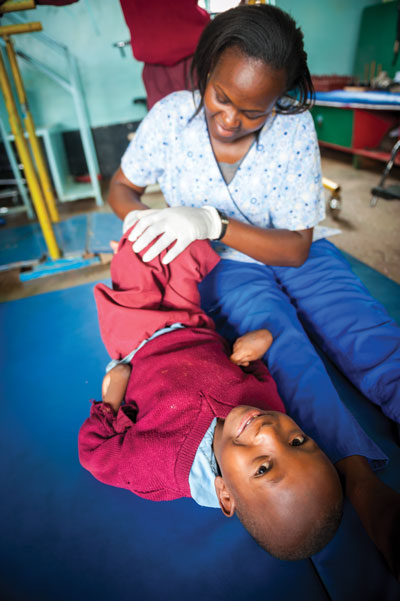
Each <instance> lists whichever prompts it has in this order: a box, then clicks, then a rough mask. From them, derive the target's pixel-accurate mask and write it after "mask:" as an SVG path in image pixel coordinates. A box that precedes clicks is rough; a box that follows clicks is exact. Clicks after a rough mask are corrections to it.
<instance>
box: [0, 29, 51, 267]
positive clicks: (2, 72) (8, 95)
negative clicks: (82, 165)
mask: <svg viewBox="0 0 400 601" xmlns="http://www.w3.org/2000/svg"><path fill="white" fill-rule="evenodd" d="M6 27H7V26H6ZM12 27H14V26H12ZM1 29H4V27H0V35H1ZM0 86H1V89H2V92H3V95H4V100H5V104H6V108H7V112H8V117H9V121H10V127H11V131H12V133H13V135H14V138H15V145H16V148H17V152H18V155H19V157H20V160H21V162H22V164H23V166H24V171H25V177H26V183H27V184H28V188H29V191H30V193H31V197H32V201H33V204H34V207H35V210H36V214H37V217H38V220H39V223H40V227H41V228H42V232H43V236H44V239H45V241H46V244H47V248H48V250H49V254H50V257H51V258H52V259H59V258H60V256H61V253H60V250H59V248H58V245H57V241H56V238H55V236H54V231H53V228H52V226H51V221H50V218H49V215H48V213H47V210H46V205H45V204H44V202H43V197H42V190H41V188H40V184H39V180H38V178H37V175H36V171H35V166H34V164H33V161H32V158H31V155H30V153H29V148H28V144H27V142H26V139H25V136H24V131H23V127H22V123H21V120H20V117H19V114H18V110H17V106H16V104H15V100H14V96H13V94H12V89H11V85H10V82H9V79H8V76H7V71H6V68H5V64H4V61H3V57H2V56H1V53H0Z"/></svg>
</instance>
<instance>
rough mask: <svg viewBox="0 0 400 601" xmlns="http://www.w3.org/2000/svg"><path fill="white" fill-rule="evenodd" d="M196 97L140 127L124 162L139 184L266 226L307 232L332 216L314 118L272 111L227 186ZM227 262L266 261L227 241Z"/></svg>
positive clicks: (187, 95) (183, 97)
mask: <svg viewBox="0 0 400 601" xmlns="http://www.w3.org/2000/svg"><path fill="white" fill-rule="evenodd" d="M198 100H199V96H198V95H197V96H196V97H195V100H194V99H193V95H192V94H191V92H188V91H182V92H174V93H172V94H170V95H169V96H167V97H166V98H163V99H162V100H160V102H158V103H157V104H156V105H155V106H154V107H153V108H152V109H151V111H150V112H149V113H148V115H146V117H145V118H144V119H143V121H142V123H141V124H140V126H139V128H138V130H137V132H136V135H135V137H134V139H133V140H132V142H131V143H130V144H129V146H128V148H127V150H126V152H125V154H124V156H123V157H122V161H121V168H122V171H123V173H124V175H125V176H126V177H127V178H128V179H129V180H130V181H131V182H132V183H133V184H135V185H136V186H140V187H142V186H147V185H149V184H154V183H156V182H159V184H160V187H161V190H162V192H163V194H164V197H165V200H166V202H167V204H168V205H169V206H171V207H173V206H180V205H185V206H191V207H201V206H203V205H206V204H209V205H211V206H214V207H216V208H217V209H220V210H221V211H224V212H225V213H226V214H227V215H228V216H229V217H233V218H235V219H237V220H238V221H242V222H244V223H250V224H252V225H257V226H259V227H263V228H277V229H288V230H303V229H308V228H311V227H314V226H315V225H316V224H317V223H318V222H319V221H321V220H322V219H323V218H324V216H325V202H324V195H323V188H322V177H321V165H320V155H319V148H318V141H317V136H316V133H315V128H314V124H313V120H312V117H311V115H310V113H309V112H308V111H306V112H304V113H300V114H296V115H281V114H271V115H269V117H268V118H267V121H266V123H265V124H264V126H263V128H262V130H261V132H260V134H259V137H258V140H257V141H255V142H254V143H253V145H252V146H251V148H250V149H249V151H248V153H247V154H246V156H245V157H244V159H243V161H242V162H241V164H240V166H239V168H238V170H237V172H236V174H235V176H234V178H233V180H232V181H231V183H230V184H229V185H228V184H226V182H225V180H224V178H223V176H222V174H221V171H220V169H219V166H218V163H217V161H216V159H215V156H214V153H213V149H212V146H211V143H210V138H209V135H208V129H207V124H206V119H205V114H204V109H202V110H201V111H200V112H199V113H198V114H197V115H196V116H195V117H194V118H193V115H194V113H195V110H196V106H195V102H198ZM216 250H217V251H218V252H219V254H220V255H221V256H222V257H223V258H225V259H233V260H239V261H246V262H258V261H255V259H252V258H251V257H248V256H247V255H244V254H243V253H240V252H238V251H236V250H234V249H231V248H228V247H227V246H225V245H224V244H222V243H218V244H217V245H216Z"/></svg>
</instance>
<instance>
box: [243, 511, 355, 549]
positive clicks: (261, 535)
mask: <svg viewBox="0 0 400 601" xmlns="http://www.w3.org/2000/svg"><path fill="white" fill-rule="evenodd" d="M342 513H343V503H342V500H340V501H338V500H336V501H334V502H332V504H331V506H330V507H328V508H326V509H325V511H324V512H323V513H322V514H321V515H319V516H316V517H315V520H314V522H313V523H312V524H311V525H310V527H309V528H308V531H307V532H305V533H304V535H303V536H302V537H301V540H300V542H299V543H296V544H293V543H290V542H288V540H287V539H289V540H290V533H283V532H280V531H279V527H277V528H273V527H272V528H271V525H269V526H267V527H265V525H264V524H263V523H262V518H261V519H260V517H255V516H252V515H251V514H249V513H248V511H247V509H246V508H245V507H242V506H241V503H239V504H238V505H237V506H236V515H237V517H238V518H239V520H240V522H241V523H242V525H243V526H244V527H245V528H246V530H247V532H248V533H249V534H250V536H251V537H252V538H253V539H254V541H255V542H256V543H257V544H258V545H259V546H260V547H261V548H262V549H264V551H267V552H268V553H269V554H270V555H272V556H273V557H275V558H276V559H281V560H283V561H299V560H301V559H307V558H308V557H311V556H312V555H315V554H316V553H318V552H319V551H321V550H322V549H323V548H324V547H325V546H326V545H327V544H328V543H329V542H330V541H331V539H332V538H333V537H334V535H335V533H336V531H337V529H338V528H339V525H340V522H341V519H342ZM286 528H290V526H289V525H286ZM285 534H288V535H289V536H285Z"/></svg>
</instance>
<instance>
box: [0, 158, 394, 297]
mask: <svg viewBox="0 0 400 601" xmlns="http://www.w3.org/2000/svg"><path fill="white" fill-rule="evenodd" d="M322 169H323V174H324V176H326V177H328V178H329V179H331V180H334V181H336V182H337V183H339V184H340V186H341V197H342V208H341V211H340V212H339V213H336V214H332V215H331V214H328V216H327V217H326V219H325V220H324V222H323V225H326V226H329V227H334V228H338V229H340V230H341V233H340V234H338V235H335V236H334V237H332V241H333V242H334V243H335V244H336V245H337V246H338V247H339V248H341V249H343V250H345V251H347V252H349V253H350V254H352V255H353V256H355V257H356V258H358V259H360V260H361V261H363V262H365V263H366V264H367V265H369V266H371V267H374V268H375V269H376V270H377V271H379V272H380V273H383V274H384V275H386V276H387V277H389V278H391V279H393V280H394V281H396V282H398V283H400V235H399V231H400V201H394V202H387V201H384V200H380V201H379V202H378V204H377V206H376V207H374V208H372V207H370V204H369V202H370V198H371V194H370V190H371V187H372V186H374V185H376V184H377V183H378V180H379V178H380V174H381V172H382V169H383V165H382V164H379V163H376V162H372V161H367V160H364V161H363V163H362V166H361V168H359V169H355V168H354V167H353V166H352V160H351V157H350V156H347V155H345V154H343V153H339V152H335V151H331V150H329V151H328V150H323V151H322ZM399 179H400V168H397V169H396V170H395V172H394V173H393V178H392V180H390V181H393V182H397V181H398V180H399ZM388 183H390V182H389V181H388ZM106 188H107V186H106V185H105V190H104V192H105V197H106V192H107V189H106ZM327 198H329V194H327ZM145 202H146V204H149V205H150V206H151V207H152V208H158V207H162V206H164V201H163V197H162V195H161V194H160V193H153V194H148V195H146V197H145ZM91 210H96V207H95V205H94V202H92V201H81V202H76V203H66V204H64V205H62V206H61V209H60V213H61V217H62V218H66V217H68V216H70V215H72V214H74V215H75V214H79V213H82V212H87V211H91ZM103 210H106V211H107V210H109V209H108V207H106V208H105V209H103ZM328 213H329V212H328ZM22 223H23V218H22V217H21V216H19V217H18V218H17V217H15V218H10V219H9V221H8V224H7V227H11V226H13V225H19V224H22ZM110 260H111V255H103V256H102V264H100V265H95V266H92V267H87V268H83V269H79V270H76V271H72V272H68V273H62V274H58V275H52V276H47V277H44V278H40V279H36V280H33V281H29V282H24V283H22V282H20V281H19V271H18V270H11V271H7V272H0V302H4V301H7V300H13V299H17V298H22V297H27V296H33V295H36V294H41V293H43V292H48V291H51V290H59V289H63V288H69V287H71V286H76V285H78V284H83V283H87V282H91V281H95V280H99V279H103V278H107V277H108V275H109V261H110Z"/></svg>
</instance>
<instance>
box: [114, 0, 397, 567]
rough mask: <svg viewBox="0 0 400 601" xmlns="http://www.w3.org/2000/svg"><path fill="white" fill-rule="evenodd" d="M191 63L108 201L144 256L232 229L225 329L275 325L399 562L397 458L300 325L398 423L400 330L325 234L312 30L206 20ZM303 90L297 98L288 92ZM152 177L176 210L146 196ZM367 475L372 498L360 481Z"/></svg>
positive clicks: (224, 285) (294, 395) (291, 378)
mask: <svg viewBox="0 0 400 601" xmlns="http://www.w3.org/2000/svg"><path fill="white" fill-rule="evenodd" d="M193 69H194V71H195V74H196V75H197V78H198V81H199V92H198V93H197V94H195V96H194V98H192V96H191V95H190V93H189V92H178V93H176V94H172V95H171V96H168V97H167V98H165V99H163V100H162V101H161V102H160V103H158V104H157V105H156V106H155V107H154V108H153V110H152V111H151V112H150V113H149V115H148V116H147V117H146V118H145V119H144V121H143V122H142V124H141V126H140V128H139V129H138V132H137V134H136V136H135V139H134V140H133V142H132V143H131V145H130V147H129V148H128V150H127V151H126V153H125V155H124V157H123V159H122V164H121V169H120V170H119V171H118V172H117V173H116V175H115V176H114V178H113V181H112V184H111V189H110V196H109V202H110V204H111V206H112V208H113V210H114V211H115V212H116V213H117V215H119V216H120V217H121V218H125V223H124V229H125V230H126V229H127V228H128V227H130V226H131V225H132V224H133V223H134V222H136V221H138V220H139V223H138V224H137V225H136V227H135V228H134V234H133V235H132V236H131V237H130V239H131V240H132V241H133V242H134V244H133V250H134V251H135V252H140V251H141V250H143V249H144V248H145V247H146V246H148V245H150V246H149V249H148V250H147V252H146V254H145V255H144V260H146V259H147V260H151V259H152V258H153V257H154V256H156V255H157V254H159V253H160V252H161V251H162V250H163V249H164V248H166V247H168V246H170V245H171V244H172V243H173V242H174V241H175V244H173V245H172V246H170V249H169V251H168V253H167V255H166V257H165V258H164V262H167V263H168V262H169V261H171V260H173V259H174V258H175V257H176V256H177V255H178V254H179V252H181V251H182V250H183V248H185V247H186V246H187V245H188V244H190V243H191V242H192V241H193V240H195V239H202V238H209V239H213V240H215V239H221V240H222V242H223V245H219V244H217V246H216V248H218V250H219V252H220V254H221V256H222V259H223V260H222V261H221V262H220V264H219V265H218V266H217V268H216V269H214V270H213V271H212V272H211V274H210V275H209V276H208V277H207V278H206V280H205V281H204V283H203V285H202V295H203V299H204V306H205V308H206V309H207V310H208V311H209V312H210V313H211V314H212V316H213V318H214V320H215V321H216V323H217V325H218V327H219V329H220V330H221V332H222V333H223V335H225V336H226V337H228V338H231V339H233V338H234V337H235V336H240V335H242V334H243V333H245V332H246V331H250V330H255V329H261V328H267V329H269V330H270V331H271V332H272V335H273V337H274V340H275V342H274V345H272V347H271V349H270V350H269V352H268V353H267V355H266V357H265V359H266V360H267V361H268V367H269V369H270V371H271V373H272V375H273V377H274V378H275V380H276V382H277V384H278V389H279V392H280V394H281V396H282V398H283V399H284V401H285V403H286V406H287V409H288V413H289V414H290V415H292V417H293V418H294V419H295V420H296V421H297V422H298V423H299V424H300V425H304V427H305V425H306V424H307V427H308V431H309V432H310V435H311V436H312V437H313V438H314V439H315V440H316V441H317V442H318V444H319V445H320V446H321V447H322V448H323V449H324V451H325V452H326V453H327V454H328V456H329V457H330V459H331V460H332V461H333V462H334V463H335V464H336V466H337V467H338V469H339V470H340V471H342V473H343V474H344V476H345V478H346V482H347V493H348V494H349V496H350V498H351V500H352V502H353V504H354V505H355V506H356V508H357V510H358V511H359V513H360V516H361V518H362V520H363V522H364V525H365V527H366V529H367V531H368V532H369V533H370V535H371V536H372V538H373V539H374V540H375V542H376V543H377V544H378V546H379V547H380V548H381V550H383V552H384V553H385V555H386V557H387V558H389V555H390V552H388V549H387V539H388V537H385V536H384V538H385V540H386V543H383V542H382V540H381V541H380V542H379V541H378V538H379V537H378V535H377V531H378V530H379V528H380V529H381V532H382V531H383V530H382V529H385V527H384V526H383V524H382V522H381V523H380V526H379V527H378V525H377V521H376V515H377V511H376V509H377V506H374V503H373V502H372V499H374V498H376V495H375V493H377V490H378V489H379V490H381V493H379V494H383V495H384V496H385V495H386V494H388V495H389V496H388V497H387V498H386V500H385V504H386V506H389V505H390V506H392V507H393V515H392V517H393V516H397V518H396V519H397V520H399V510H398V499H397V498H395V497H393V496H392V495H391V492H390V493H389V492H388V491H387V490H385V492H384V493H383V492H382V489H381V488H380V487H381V486H382V485H380V483H379V481H378V480H377V479H376V478H375V477H374V476H373V474H372V472H370V470H369V467H368V463H367V460H366V458H367V459H368V460H369V461H370V463H371V464H372V465H375V466H378V465H379V464H382V462H384V461H385V456H384V455H383V453H382V452H381V451H380V450H379V449H378V448H377V447H376V445H375V444H374V443H373V442H372V441H371V440H370V439H369V438H368V437H367V436H366V435H365V433H364V432H363V431H362V429H361V428H360V427H359V426H358V424H357V423H356V421H355V420H354V419H353V418H352V416H351V415H350V414H349V412H348V411H347V410H346V409H345V407H344V406H343V405H342V403H341V401H340V399H339V397H338V395H337V393H336V390H335V388H334V387H333V385H332V383H331V381H330V379H329V377H328V375H327V373H326V371H325V368H324V366H323V364H322V362H321V361H320V359H319V357H318V355H317V354H316V352H315V350H314V348H313V346H312V345H311V343H310V342H309V339H308V337H307V336H306V334H305V332H304V329H303V325H304V326H305V327H306V328H307V331H308V332H309V334H310V335H311V336H313V337H314V338H315V339H316V340H317V342H318V343H319V344H320V345H321V346H322V348H323V350H324V351H325V352H326V354H327V355H328V356H329V357H330V358H331V359H332V360H333V361H334V362H335V363H336V364H337V365H338V366H339V367H340V368H341V369H342V371H343V372H344V373H345V374H346V375H347V376H348V377H349V379H350V380H351V381H352V382H353V383H354V384H355V385H356V386H357V387H358V388H359V389H360V390H361V391H362V392H363V393H364V394H365V395H366V396H367V397H368V398H370V399H371V400H372V401H373V402H375V403H377V404H379V405H380V406H381V407H382V409H383V411H384V412H385V413H386V414H387V415H388V416H389V417H390V418H391V419H393V420H395V421H397V422H400V383H399V371H400V370H399V362H400V352H399V347H400V336H399V329H398V328H397V327H396V325H395V324H394V322H393V320H391V319H390V317H389V316H388V315H387V313H386V311H385V310H384V308H383V307H381V306H380V305H379V304H378V303H377V302H376V301H374V300H373V299H372V298H371V297H370V296H369V295H368V293H367V291H366V289H365V288H364V287H363V286H362V284H361V283H360V282H359V280H358V279H357V278H356V277H355V276H354V275H353V274H352V273H351V271H350V269H349V267H348V265H347V263H346V261H345V260H344V259H343V258H342V256H341V255H340V253H339V252H338V251H336V249H335V248H334V247H333V246H332V245H331V244H329V243H328V242H327V241H324V240H321V241H319V242H316V243H314V244H312V235H313V227H314V226H315V225H316V224H317V223H318V222H319V221H320V220H321V219H322V218H323V216H324V200H323V193H322V186H321V172H320V162H319V153H318V145H317V140H316V135H315V130H314V126H313V123H312V119H311V116H310V114H309V113H308V112H307V110H306V109H307V106H308V100H307V98H308V97H309V95H310V94H312V83H311V78H310V74H309V71H308V67H307V62H306V54H305V52H304V49H303V36H302V33H301V31H300V30H299V29H298V28H297V27H296V24H295V23H294V21H293V20H292V19H291V18H290V17H289V15H287V14H286V13H284V12H283V11H281V10H279V9H277V8H275V7H272V6H264V5H262V6H240V7H238V8H235V9H232V10H230V11H227V12H226V13H222V14H221V15H219V16H218V17H217V18H216V19H215V20H214V21H213V22H212V23H211V24H210V25H209V26H208V27H207V28H206V29H205V31H204V33H203V35H202V37H201V39H200V42H199V45H198V48H197V50H196V53H195V56H194V63H193ZM290 90H297V100H296V101H294V100H290V99H288V98H287V93H288V92H289V91H290ZM155 181H159V183H160V186H161V188H162V190H163V193H164V196H165V198H166V201H167V204H168V205H169V208H168V209H165V210H160V211H152V210H148V207H146V206H145V205H144V204H142V203H141V200H140V197H141V194H142V193H143V191H144V189H145V186H146V185H148V184H150V183H154V182H155ZM160 234H161V236H160ZM158 236H160V237H159V238H158V239H157V240H156V241H155V242H154V244H152V242H153V241H154V239H155V238H157V237H158ZM300 320H301V322H300ZM322 424H323V425H322ZM361 474H364V476H362V477H363V478H364V480H365V482H368V486H369V487H370V494H369V495H366V496H368V497H369V498H370V499H371V502H368V503H365V502H364V501H365V498H366V497H363V500H362V499H361V497H359V495H358V492H357V491H358V484H357V483H358V481H359V480H358V479H359V478H360V477H361ZM364 490H365V489H364ZM377 494H378V493H377ZM393 494H394V493H393ZM395 507H396V509H395ZM394 519H395V517H393V520H394ZM378 521H379V520H378ZM392 525H393V523H392ZM387 528H388V526H386V534H388V532H389V530H390V528H391V526H390V527H389V530H388V529H387ZM385 546H386V548H384V547H385ZM389 561H391V560H389Z"/></svg>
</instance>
